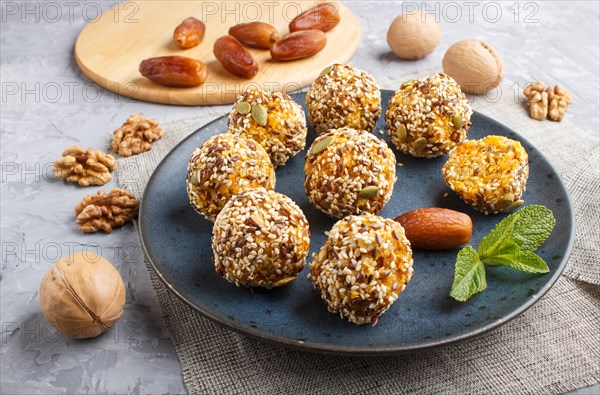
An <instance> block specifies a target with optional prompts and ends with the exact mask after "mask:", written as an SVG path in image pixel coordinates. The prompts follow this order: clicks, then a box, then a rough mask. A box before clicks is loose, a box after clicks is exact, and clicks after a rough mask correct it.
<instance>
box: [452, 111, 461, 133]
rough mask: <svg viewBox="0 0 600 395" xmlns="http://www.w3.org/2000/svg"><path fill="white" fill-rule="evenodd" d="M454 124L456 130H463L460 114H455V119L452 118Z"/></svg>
mask: <svg viewBox="0 0 600 395" xmlns="http://www.w3.org/2000/svg"><path fill="white" fill-rule="evenodd" d="M452 124H453V125H454V129H456V130H458V129H460V128H462V125H463V120H462V117H461V116H460V115H458V114H455V115H454V118H452Z"/></svg>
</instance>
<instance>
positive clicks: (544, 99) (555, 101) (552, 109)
mask: <svg viewBox="0 0 600 395" xmlns="http://www.w3.org/2000/svg"><path fill="white" fill-rule="evenodd" d="M523 94H524V95H525V97H526V98H527V105H528V106H529V111H530V116H531V118H533V119H537V120H539V121H543V120H544V119H546V117H548V118H550V119H551V120H553V121H559V122H560V121H562V119H563V118H564V116H565V113H566V112H567V106H568V105H569V104H571V103H572V99H571V95H570V94H569V92H568V91H567V90H566V89H565V88H564V87H563V86H561V85H556V86H555V87H554V88H552V87H551V86H550V87H548V88H547V89H546V87H545V85H544V83H543V82H542V81H537V82H535V83H533V84H530V85H527V86H526V87H525V89H523Z"/></svg>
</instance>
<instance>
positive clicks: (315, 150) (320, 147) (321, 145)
mask: <svg viewBox="0 0 600 395" xmlns="http://www.w3.org/2000/svg"><path fill="white" fill-rule="evenodd" d="M331 143H333V137H332V136H328V137H325V138H324V139H321V140H319V141H317V142H316V143H314V144H313V146H312V148H311V149H310V154H311V155H316V154H319V153H321V152H323V151H325V148H327V147H329V146H330V145H331Z"/></svg>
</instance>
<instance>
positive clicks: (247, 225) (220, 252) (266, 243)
mask: <svg viewBox="0 0 600 395" xmlns="http://www.w3.org/2000/svg"><path fill="white" fill-rule="evenodd" d="M309 244H310V231H309V228H308V221H307V220H306V218H305V217H304V214H303V213H302V210H300V208H299V207H298V206H297V205H296V203H294V201H293V200H292V199H290V198H289V197H287V196H285V195H282V194H281V193H277V192H274V191H267V190H266V189H264V188H258V189H252V190H248V191H244V192H241V193H239V194H237V195H235V196H234V197H232V198H231V200H229V202H228V203H227V204H226V205H225V207H224V208H223V210H222V211H221V212H220V213H219V215H218V216H217V219H216V221H215V225H214V227H213V239H212V249H213V257H214V264H215V269H216V270H217V272H218V273H219V274H220V275H222V276H223V277H224V278H225V279H226V280H227V281H229V282H232V283H235V284H236V285H237V286H240V285H244V286H246V287H265V288H273V287H279V286H281V285H285V284H287V283H289V282H291V281H293V280H295V279H296V276H297V275H298V273H300V271H301V270H302V269H303V268H304V266H305V264H306V257H307V255H308V249H309Z"/></svg>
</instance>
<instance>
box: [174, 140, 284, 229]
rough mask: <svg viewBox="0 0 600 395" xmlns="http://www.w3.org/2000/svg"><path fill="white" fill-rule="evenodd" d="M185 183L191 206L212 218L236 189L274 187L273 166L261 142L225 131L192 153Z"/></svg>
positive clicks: (213, 218)
mask: <svg viewBox="0 0 600 395" xmlns="http://www.w3.org/2000/svg"><path fill="white" fill-rule="evenodd" d="M186 184H187V192H188V198H189V200H190V203H191V205H192V207H193V208H194V210H196V211H197V212H199V213H200V214H202V215H204V216H205V217H206V218H207V219H209V220H211V221H214V220H215V217H216V216H217V214H219V212H220V211H221V209H222V208H223V206H225V203H227V201H228V200H229V199H230V198H231V197H232V196H233V195H235V194H237V193H238V192H241V191H244V190H247V189H253V188H258V187H264V188H266V189H274V188H275V169H274V168H273V165H272V164H271V161H270V160H269V155H267V153H266V152H265V150H264V149H263V148H262V147H261V146H260V144H258V143H257V142H255V141H253V140H251V139H246V138H244V137H242V136H235V135H233V134H230V133H224V134H219V135H217V136H214V137H211V138H210V139H208V140H207V141H206V142H204V144H202V146H201V147H200V148H197V149H196V150H195V151H194V152H193V153H192V155H191V157H190V160H189V162H188V169H187V182H186Z"/></svg>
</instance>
